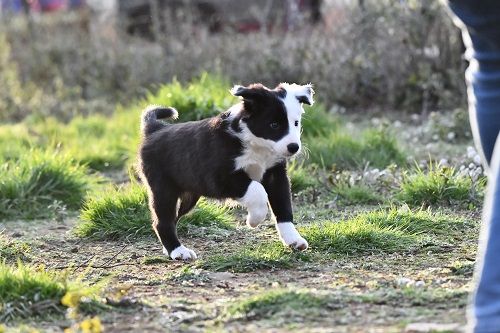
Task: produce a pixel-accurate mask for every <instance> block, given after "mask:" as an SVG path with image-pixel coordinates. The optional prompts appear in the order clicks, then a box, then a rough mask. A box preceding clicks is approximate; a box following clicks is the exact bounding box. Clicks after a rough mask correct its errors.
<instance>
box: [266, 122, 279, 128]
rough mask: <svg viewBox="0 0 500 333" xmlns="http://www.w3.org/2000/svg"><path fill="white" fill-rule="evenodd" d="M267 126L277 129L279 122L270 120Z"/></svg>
mask: <svg viewBox="0 0 500 333" xmlns="http://www.w3.org/2000/svg"><path fill="white" fill-rule="evenodd" d="M269 126H270V127H271V128H272V129H278V128H279V127H280V124H278V123H277V122H272V123H270V124H269Z"/></svg>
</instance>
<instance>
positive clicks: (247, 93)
mask: <svg viewBox="0 0 500 333" xmlns="http://www.w3.org/2000/svg"><path fill="white" fill-rule="evenodd" d="M230 91H231V94H233V95H234V96H239V97H242V98H243V99H244V100H245V101H251V100H255V99H258V98H262V97H263V96H265V92H266V88H265V87H264V86H263V85H261V84H260V83H255V84H252V85H250V86H248V87H243V86H240V85H235V86H234V87H233V88H232V89H231V90H230Z"/></svg>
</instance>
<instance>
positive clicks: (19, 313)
mask: <svg viewBox="0 0 500 333" xmlns="http://www.w3.org/2000/svg"><path fill="white" fill-rule="evenodd" d="M228 86H230V85H229V82H228V81H227V80H224V79H223V78H220V77H217V76H213V75H210V74H204V75H202V76H201V77H200V78H197V79H193V80H192V82H191V83H189V84H188V85H187V86H183V85H181V84H179V83H176V82H173V83H170V84H166V85H164V86H162V87H161V88H159V89H158V90H157V91H155V92H152V93H151V94H150V95H148V97H146V98H145V99H143V100H138V101H136V102H134V103H132V104H131V105H130V106H127V107H119V108H118V109H117V110H116V111H115V112H114V113H113V114H112V115H111V116H101V115H95V116H88V117H76V118H74V119H73V120H71V121H70V122H69V123H61V122H58V121H57V120H56V119H51V118H47V119H43V120H36V121H32V122H31V123H29V122H27V121H23V122H20V123H15V124H5V125H2V126H1V127H0V141H1V142H2V145H1V147H2V151H1V159H2V160H3V161H4V162H3V164H2V168H1V169H0V207H1V210H0V212H1V215H0V218H1V224H0V225H1V228H2V230H3V231H2V234H1V238H0V241H1V242H2V250H1V253H0V254H1V257H2V260H3V262H4V263H3V264H2V266H1V267H0V270H1V271H0V285H2V287H3V288H2V290H3V289H5V290H4V291H2V292H1V293H0V300H1V309H2V312H1V313H2V314H1V318H0V320H1V321H3V322H4V323H5V324H4V325H6V326H3V328H4V329H5V328H6V327H7V328H8V330H10V329H12V330H15V329H17V330H18V331H27V330H28V328H29V327H31V328H36V329H39V330H41V331H47V332H51V331H54V332H56V331H59V330H60V329H62V328H68V327H72V330H73V331H78V330H83V331H85V330H84V328H85V327H87V328H88V327H90V328H91V329H95V330H94V331H95V332H98V331H99V330H100V329H101V328H105V330H106V332H126V331H144V330H146V331H148V332H164V331H265V330H269V331H276V330H277V331H289V330H292V331H304V330H306V331H308V332H311V331H318V332H319V331H331V329H332V328H333V327H335V331H349V332H356V331H387V332H391V331H400V330H402V329H404V328H405V327H406V325H407V324H409V323H413V322H439V323H455V324H459V325H463V324H464V323H465V311H466V304H467V299H468V293H469V291H470V288H471V275H472V271H473V264H474V260H475V254H476V242H477V234H478V229H479V220H480V207H481V202H482V196H483V191H484V183H485V180H484V176H483V175H482V170H481V167H480V166H479V165H478V164H479V161H478V158H477V154H476V153H475V151H474V150H473V148H467V147H468V146H471V145H472V143H471V139H470V135H468V134H467V133H466V132H464V133H462V134H463V135H462V137H454V138H451V139H450V138H449V137H450V136H449V135H448V133H450V132H453V131H456V130H457V127H459V126H462V127H463V128H467V124H462V123H460V119H463V117H459V116H456V115H455V114H454V113H451V114H448V115H446V117H447V118H445V119H446V121H441V122H438V121H436V120H432V119H433V118H432V117H431V118H430V120H425V121H415V120H412V119H411V118H408V119H406V120H404V119H403V120H394V119H391V118H388V117H386V118H377V117H370V118H365V119H362V118H360V117H357V118H356V117H353V116H342V115H339V114H335V113H331V112H327V111H326V110H325V108H324V107H323V106H322V105H321V104H319V103H318V104H316V105H315V106H313V107H310V108H307V111H306V114H305V116H304V117H305V119H304V131H303V140H304V143H305V146H306V147H307V149H306V151H307V153H306V154H303V155H302V156H300V157H299V158H297V159H296V160H295V161H292V162H291V164H290V177H291V181H292V190H293V203H294V208H295V216H296V221H297V224H298V226H299V230H300V231H301V233H302V234H303V235H304V237H305V238H306V239H307V240H308V241H309V243H310V249H308V250H307V251H305V252H293V251H291V250H289V249H285V248H284V247H283V246H282V245H281V243H279V242H278V239H277V234H276V231H275V230H274V226H273V221H271V220H268V221H266V222H265V223H264V225H262V226H259V227H258V228H257V229H255V230H251V229H249V228H247V227H246V226H245V225H244V214H245V212H244V211H242V209H240V208H238V207H234V206H231V205H228V204H227V203H223V202H222V203H221V202H213V201H209V200H204V201H201V202H200V203H199V204H198V206H197V208H196V209H195V210H194V211H193V212H192V213H191V214H190V215H188V216H186V217H185V218H184V219H183V220H182V221H181V222H180V226H179V233H180V235H181V239H182V240H184V242H185V244H186V245H187V246H189V247H191V248H193V249H195V250H196V251H197V254H198V255H199V259H198V260H197V261H195V262H187V263H183V262H174V261H171V260H169V259H168V258H167V257H165V256H163V255H162V254H161V247H160V244H159V242H158V241H157V239H156V238H155V236H154V234H153V232H152V229H151V227H150V222H149V220H150V217H149V212H148V209H147V205H146V194H145V191H144V188H143V187H142V186H141V184H140V183H138V180H137V178H136V174H135V171H134V170H135V169H134V161H135V154H136V149H137V143H138V125H139V115H140V110H141V108H142V106H144V105H147V104H149V103H161V104H164V105H175V106H176V107H177V108H178V109H179V113H180V120H181V121H183V120H189V119H198V118H200V117H203V116H206V115H210V114H216V113H217V112H219V110H224V109H225V108H226V107H228V106H229V105H231V103H234V102H235V100H234V99H233V98H232V97H231V96H230V94H229V93H228V91H227V88H228ZM184 91H190V92H193V93H192V94H184V93H183V92H184ZM318 94H321V91H318ZM457 112H462V113H463V112H465V111H456V112H455V113H457ZM457 119H459V120H457ZM353 132H356V133H360V134H359V135H356V136H352V135H350V134H349V133H353ZM443 133H444V134H443ZM443 137H444V139H443ZM414 142H418V143H419V144H418V145H414ZM8 285H10V286H12V287H6V286H8ZM16 327H17V328H16ZM94 331H92V332H94Z"/></svg>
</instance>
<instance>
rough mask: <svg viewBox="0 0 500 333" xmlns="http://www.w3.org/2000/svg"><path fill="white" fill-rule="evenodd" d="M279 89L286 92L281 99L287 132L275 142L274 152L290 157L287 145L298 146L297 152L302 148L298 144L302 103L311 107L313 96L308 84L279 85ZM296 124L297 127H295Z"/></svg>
mask: <svg viewBox="0 0 500 333" xmlns="http://www.w3.org/2000/svg"><path fill="white" fill-rule="evenodd" d="M280 86H281V87H283V88H284V89H285V90H286V97H285V98H284V99H283V103H284V104H285V109H286V113H287V118H288V128H289V132H288V134H287V135H285V136H284V137H283V138H282V139H280V140H279V141H278V142H276V144H275V145H276V150H277V151H278V152H279V153H281V154H283V155H284V156H286V155H291V154H290V153H289V151H288V145H289V144H293V143H295V144H298V145H299V151H300V149H301V148H302V145H301V142H300V132H301V125H302V124H301V118H302V114H303V113H304V108H303V107H302V102H301V101H300V100H302V101H303V102H305V103H307V104H309V105H312V104H313V103H314V101H313V94H314V91H313V90H312V86H311V85H310V84H307V85H303V86H302V85H298V84H295V83H294V84H288V83H281V84H280ZM296 124H297V125H296Z"/></svg>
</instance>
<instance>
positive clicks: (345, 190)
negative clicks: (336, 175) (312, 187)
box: [331, 182, 382, 205]
mask: <svg viewBox="0 0 500 333" xmlns="http://www.w3.org/2000/svg"><path fill="white" fill-rule="evenodd" d="M331 191H332V192H333V193H334V194H335V195H337V196H339V197H340V199H341V202H342V203H345V204H349V205H369V204H376V203H379V202H381V201H382V198H381V197H380V195H378V194H377V193H376V192H375V191H374V190H373V189H371V188H370V187H368V186H366V185H363V184H354V185H351V184H349V183H347V182H339V183H336V184H335V185H334V186H333V187H332V188H331Z"/></svg>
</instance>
